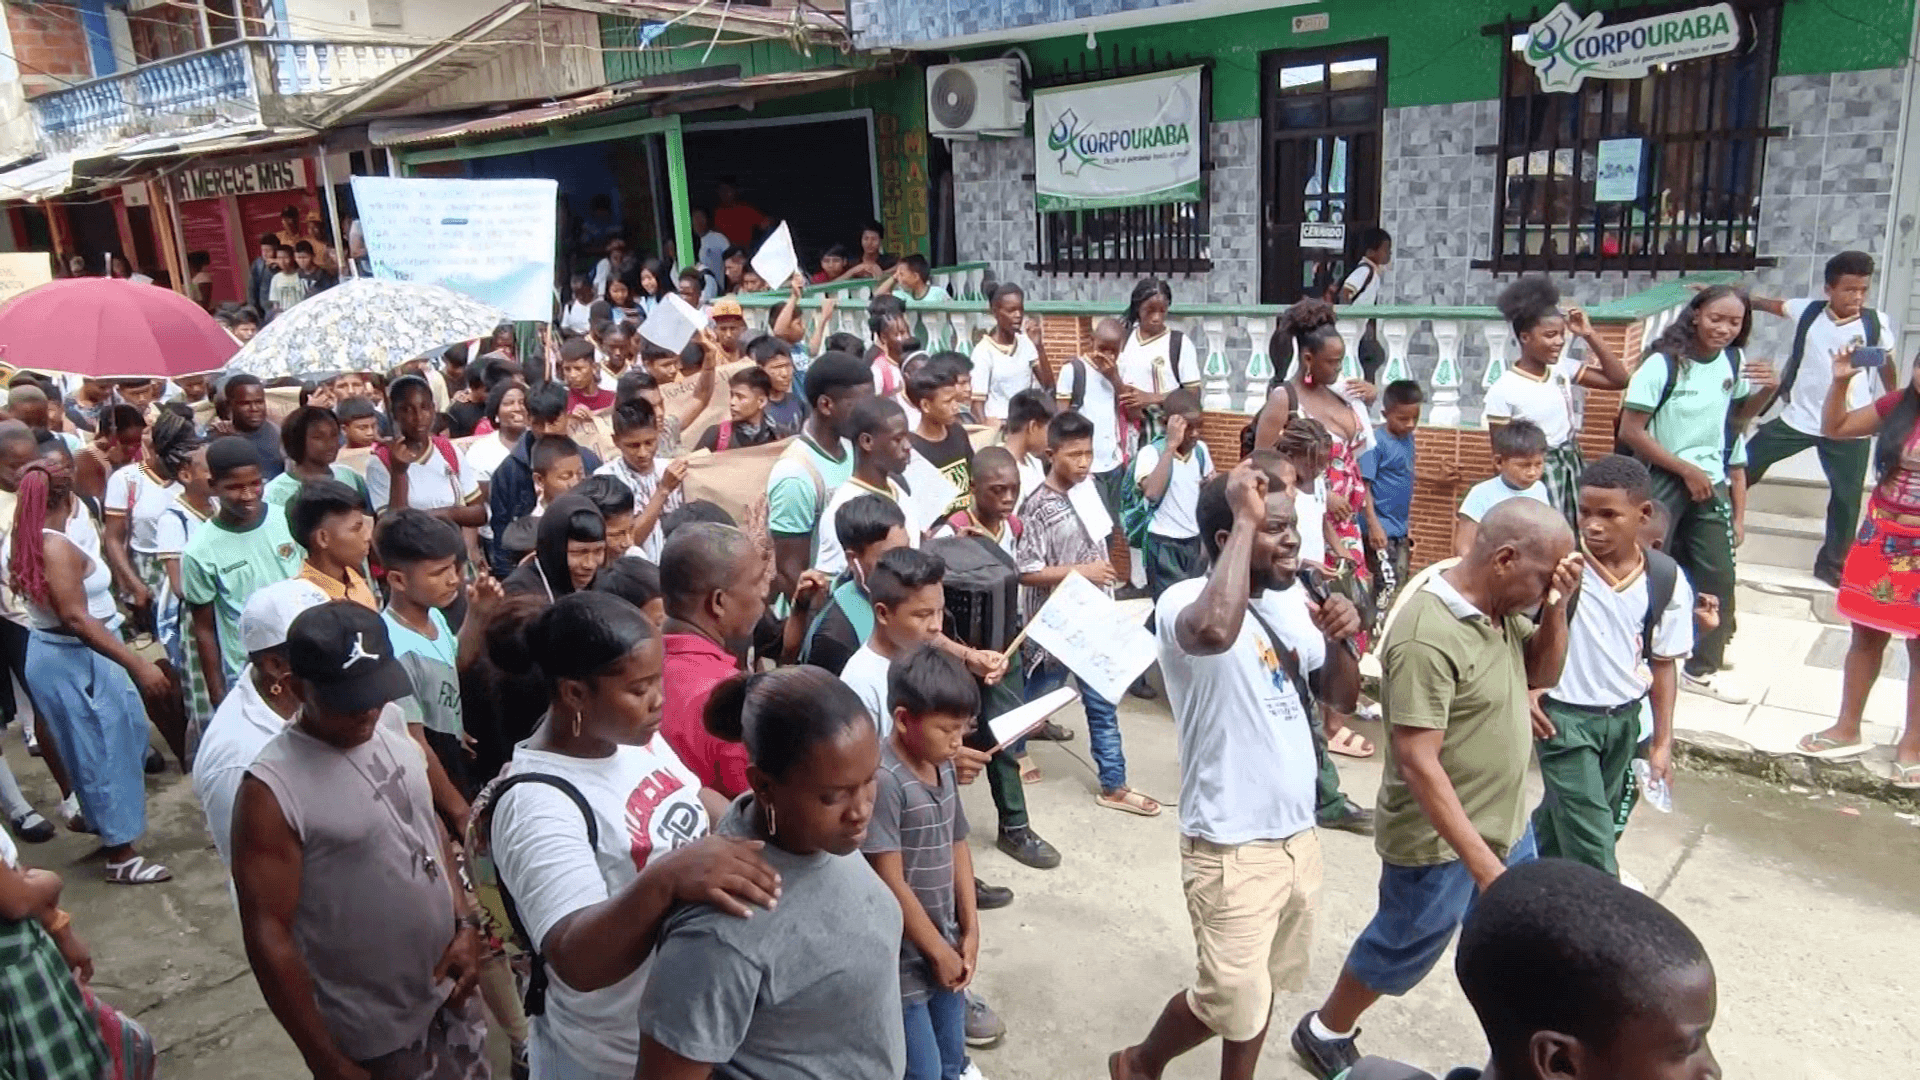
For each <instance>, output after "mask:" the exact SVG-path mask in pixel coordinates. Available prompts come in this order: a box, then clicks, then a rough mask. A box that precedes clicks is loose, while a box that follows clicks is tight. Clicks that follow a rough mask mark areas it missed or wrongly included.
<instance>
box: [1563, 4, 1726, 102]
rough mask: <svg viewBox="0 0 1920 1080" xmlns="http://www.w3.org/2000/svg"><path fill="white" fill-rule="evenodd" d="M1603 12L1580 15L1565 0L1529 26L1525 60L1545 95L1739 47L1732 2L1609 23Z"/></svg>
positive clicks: (1636, 76)
mask: <svg viewBox="0 0 1920 1080" xmlns="http://www.w3.org/2000/svg"><path fill="white" fill-rule="evenodd" d="M1605 19H1606V13H1605V12H1600V11H1596V12H1593V13H1591V14H1588V15H1584V16H1583V15H1581V14H1580V13H1578V12H1576V11H1574V10H1573V8H1572V7H1570V6H1568V5H1567V4H1566V3H1565V2H1564V0H1562V2H1561V3H1559V4H1556V5H1555V6H1554V9H1553V10H1552V11H1549V12H1547V14H1546V15H1545V16H1544V17H1542V18H1541V19H1540V20H1539V21H1538V22H1536V23H1534V24H1533V25H1532V26H1531V27H1528V28H1527V52H1526V57H1527V63H1528V64H1529V65H1531V66H1532V67H1533V70H1534V71H1535V72H1536V73H1537V74H1538V75H1539V76H1540V89H1542V90H1545V91H1547V92H1549V93H1554V92H1561V91H1564V92H1568V93H1571V92H1572V91H1575V90H1578V89H1580V84H1581V83H1583V82H1585V81H1586V80H1588V79H1639V78H1644V77H1645V76H1646V74H1647V73H1648V72H1649V71H1652V70H1653V69H1654V67H1655V66H1656V65H1659V64H1678V63H1681V62H1683V61H1686V60H1698V59H1700V58H1701V57H1703V56H1717V55H1719V54H1721V53H1730V52H1732V51H1733V50H1735V49H1737V48H1739V47H1740V19H1739V17H1738V16H1737V15H1735V14H1734V11H1733V5H1732V4H1714V5H1712V6H1711V7H1697V8H1687V9H1685V10H1683V11H1670V12H1667V13H1665V14H1663V15H1652V16H1648V17H1647V18H1644V19H1635V20H1633V21H1631V22H1621V23H1612V24H1608V23H1606V22H1605Z"/></svg>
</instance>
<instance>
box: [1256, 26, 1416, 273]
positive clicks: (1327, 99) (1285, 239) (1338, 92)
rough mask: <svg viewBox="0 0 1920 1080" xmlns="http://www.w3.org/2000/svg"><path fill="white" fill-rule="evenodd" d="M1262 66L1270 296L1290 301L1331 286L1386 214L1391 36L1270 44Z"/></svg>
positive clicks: (1264, 252) (1264, 266) (1264, 260)
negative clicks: (1384, 151)
mask: <svg viewBox="0 0 1920 1080" xmlns="http://www.w3.org/2000/svg"><path fill="white" fill-rule="evenodd" d="M1260 73H1261V87H1262V89H1261V137H1262V139H1263V142H1264V148H1263V149H1264V152H1263V153H1262V155H1261V183H1260V200H1261V223H1262V235H1263V242H1262V245H1261V256H1262V257H1261V263H1260V279H1261V280H1260V300H1261V302H1262V303H1267V304H1290V303H1293V302H1294V301H1296V300H1299V299H1301V298H1302V297H1305V296H1326V295H1328V292H1329V286H1337V285H1338V284H1339V283H1340V281H1341V280H1342V279H1344V278H1345V277H1346V275H1347V272H1348V271H1349V270H1351V269H1352V268H1353V267H1354V266H1355V265H1357V264H1358V262H1359V259H1360V254H1361V251H1360V235H1361V233H1362V232H1364V231H1365V230H1366V229H1368V228H1371V227H1373V226H1375V225H1378V224H1379V223H1380V113H1381V109H1382V108H1383V106H1384V105H1385V102H1386V77H1387V45H1386V42H1384V41H1367V42H1353V43H1350V44H1346V45H1338V46H1333V47H1330V48H1324V49H1295V50H1288V51H1286V52H1276V53H1268V54H1267V55H1265V56H1263V57H1261V63H1260ZM1303 226H1304V227H1303Z"/></svg>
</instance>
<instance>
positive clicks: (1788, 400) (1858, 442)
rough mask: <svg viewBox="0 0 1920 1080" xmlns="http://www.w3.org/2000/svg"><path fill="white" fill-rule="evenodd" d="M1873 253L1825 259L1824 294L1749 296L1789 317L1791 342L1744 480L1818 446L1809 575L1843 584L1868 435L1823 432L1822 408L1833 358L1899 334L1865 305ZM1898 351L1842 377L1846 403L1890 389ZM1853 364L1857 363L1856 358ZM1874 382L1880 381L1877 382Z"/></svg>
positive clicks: (1884, 344) (1887, 342)
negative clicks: (1820, 479)
mask: <svg viewBox="0 0 1920 1080" xmlns="http://www.w3.org/2000/svg"><path fill="white" fill-rule="evenodd" d="M1873 270H1874V266H1873V256H1871V255H1869V254H1867V253H1866V252H1864V251H1843V252H1841V253H1840V254H1838V255H1835V256H1834V257H1833V258H1831V259H1828V260H1827V271H1826V275H1827V297H1826V300H1825V301H1824V302H1823V301H1821V300H1818V299H1814V298H1812V297H1807V298H1803V299H1799V300H1770V299H1768V298H1766V297H1763V296H1755V297H1753V298H1752V302H1753V306H1754V309H1755V310H1758V311H1765V312H1768V313H1770V314H1773V315H1779V316H1782V317H1783V318H1787V319H1791V320H1793V323H1794V329H1793V338H1792V340H1793V346H1792V349H1791V351H1790V353H1789V355H1788V357H1787V363H1786V366H1785V367H1784V368H1783V369H1782V370H1781V373H1780V389H1779V390H1778V391H1776V392H1775V393H1776V396H1777V397H1778V399H1779V400H1780V402H1781V403H1782V406H1783V407H1782V408H1781V411H1780V415H1778V416H1776V417H1774V418H1773V419H1772V420H1769V421H1767V422H1766V423H1765V424H1762V425H1760V429H1759V430H1758V431H1756V432H1754V435H1753V439H1752V441H1751V442H1749V443H1748V444H1747V483H1748V484H1749V485H1752V484H1757V483H1759V482H1760V481H1761V479H1762V478H1763V477H1765V476H1766V475H1767V470H1768V469H1770V468H1772V467H1773V466H1774V465H1775V464H1777V463H1779V462H1781V461H1784V460H1785V459H1787V458H1790V457H1792V456H1793V455H1795V454H1797V453H1799V452H1800V451H1802V450H1805V449H1807V448H1808V447H1810V446H1811V447H1815V448H1816V449H1817V450H1818V452H1819V454H1820V471H1821V472H1823V473H1825V474H1826V476H1827V528H1826V539H1825V541H1824V542H1823V543H1822V544H1821V545H1820V554H1819V556H1818V557H1817V558H1815V559H1814V563H1813V576H1815V577H1817V578H1819V579H1820V580H1821V581H1824V582H1826V583H1827V584H1829V585H1831V586H1833V587H1834V588H1839V587H1840V570H1841V568H1842V567H1843V566H1845V565H1846V561H1847V553H1848V552H1849V551H1851V550H1852V549H1853V533H1854V529H1855V527H1856V526H1858V525H1859V524H1860V499H1861V493H1862V492H1863V491H1864V490H1866V483H1867V465H1868V462H1869V459H1870V458H1871V456H1872V454H1873V440H1872V439H1830V438H1827V437H1826V436H1825V435H1822V434H1821V433H1820V411H1821V409H1822V407H1823V406H1825V404H1826V401H1827V389H1828V388H1829V387H1831V386H1832V385H1833V358H1834V357H1835V356H1838V355H1840V354H1841V353H1843V352H1846V351H1847V350H1849V349H1852V348H1856V347H1859V346H1878V347H1880V348H1883V349H1889V350H1890V349H1891V347H1892V346H1895V345H1897V344H1899V342H1900V334H1899V331H1898V329H1897V328H1896V327H1895V326H1894V325H1893V320H1891V319H1889V318H1887V317H1886V316H1885V315H1882V314H1881V313H1880V312H1877V311H1875V310H1873V309H1872V308H1869V307H1867V306H1866V303H1867V294H1868V292H1870V291H1871V290H1872V288H1873ZM1897 359H1898V358H1897V356H1896V355H1893V354H1892V353H1891V352H1890V353H1889V356H1888V360H1887V362H1886V363H1884V364H1881V365H1880V373H1879V374H1878V375H1877V376H1876V375H1875V374H1873V373H1872V372H1869V371H1857V372H1855V373H1854V376H1853V381H1852V382H1850V383H1848V384H1847V408H1848V409H1849V410H1852V409H1858V408H1860V407H1862V406H1864V405H1868V404H1871V403H1872V402H1873V399H1874V398H1876V397H1878V396H1880V394H1881V393H1883V392H1884V391H1891V390H1893V389H1894V387H1895V385H1896V383H1895V381H1894V380H1895V376H1896V374H1897V373H1896V372H1895V371H1894V369H1893V368H1894V363H1895V362H1897ZM1855 366H1856V367H1858V366H1860V364H1859V363H1858V361H1856V362H1855ZM1876 384H1877V385H1876Z"/></svg>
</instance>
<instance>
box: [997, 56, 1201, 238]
mask: <svg viewBox="0 0 1920 1080" xmlns="http://www.w3.org/2000/svg"><path fill="white" fill-rule="evenodd" d="M1200 72H1201V69H1200V68H1197V67H1191V68H1184V69H1181V70H1179V71H1168V72H1160V73H1156V74H1153V75H1136V76H1133V77H1132V78H1126V79H1112V80H1109V81H1107V82H1097V83H1081V84H1078V85H1075V86H1063V87H1059V88H1057V89H1051V90H1045V89H1043V90H1035V91H1034V92H1033V140H1034V193H1035V196H1036V197H1037V199H1038V202H1039V208H1040V209H1041V210H1092V209H1098V208H1100V207H1107V206H1156V205H1159V204H1162V203H1181V202H1198V201H1200V140H1202V139H1204V138H1206V137H1207V133H1206V128H1205V126H1204V125H1202V124H1201V122H1200V98H1201V93H1200V91H1201V85H1200Z"/></svg>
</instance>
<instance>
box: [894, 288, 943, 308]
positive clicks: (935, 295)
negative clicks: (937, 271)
mask: <svg viewBox="0 0 1920 1080" xmlns="http://www.w3.org/2000/svg"><path fill="white" fill-rule="evenodd" d="M900 299H902V300H904V301H906V302H907V306H908V307H909V308H911V307H912V306H913V305H915V304H948V303H952V302H953V296H952V295H951V294H950V293H948V292H947V290H946V288H945V287H944V286H941V285H932V284H929V285H928V286H927V291H926V293H925V294H924V295H921V296H902V297H901V298H900Z"/></svg>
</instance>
